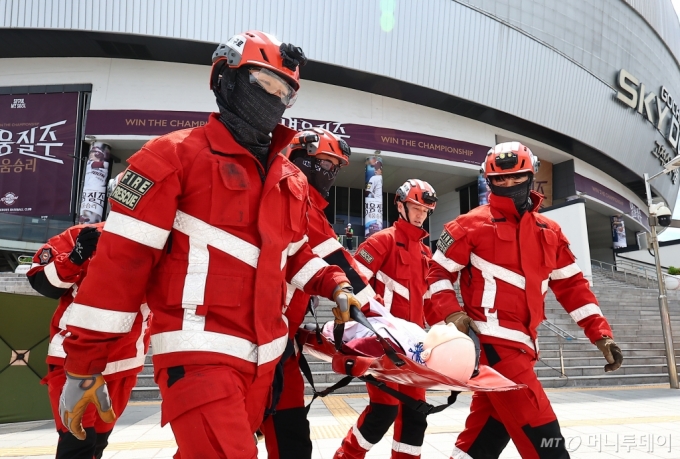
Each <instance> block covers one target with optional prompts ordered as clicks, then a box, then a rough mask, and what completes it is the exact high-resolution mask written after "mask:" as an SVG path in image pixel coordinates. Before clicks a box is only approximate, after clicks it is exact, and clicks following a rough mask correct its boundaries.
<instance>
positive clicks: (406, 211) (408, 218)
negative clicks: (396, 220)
mask: <svg viewBox="0 0 680 459" xmlns="http://www.w3.org/2000/svg"><path fill="white" fill-rule="evenodd" d="M401 204H402V206H403V207H404V214H406V215H403V214H402V213H401V212H399V216H400V217H401V218H403V219H404V220H406V221H407V222H409V223H410V224H411V225H413V226H416V225H414V224H413V223H412V222H411V218H410V217H409V216H408V207H407V206H406V203H405V202H402V203H401ZM416 227H417V228H422V227H423V225H420V226H416Z"/></svg>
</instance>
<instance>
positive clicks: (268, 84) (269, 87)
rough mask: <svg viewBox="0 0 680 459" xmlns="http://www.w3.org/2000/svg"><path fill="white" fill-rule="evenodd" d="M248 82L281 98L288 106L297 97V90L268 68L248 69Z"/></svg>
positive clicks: (291, 104) (290, 105)
mask: <svg viewBox="0 0 680 459" xmlns="http://www.w3.org/2000/svg"><path fill="white" fill-rule="evenodd" d="M250 82H251V83H252V84H257V85H259V86H260V87H261V88H262V89H264V90H265V91H266V92H267V93H269V94H271V95H272V96H276V97H279V98H281V102H283V105H285V106H286V107H288V108H290V107H292V106H293V104H294V103H295V100H296V99H297V91H295V90H294V89H293V87H292V86H291V85H289V84H288V83H287V82H286V81H285V80H284V79H283V78H281V77H280V76H278V75H277V74H275V73H274V72H272V71H270V70H267V69H264V68H256V69H250Z"/></svg>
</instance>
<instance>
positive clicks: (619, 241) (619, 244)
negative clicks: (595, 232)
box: [610, 215, 628, 249]
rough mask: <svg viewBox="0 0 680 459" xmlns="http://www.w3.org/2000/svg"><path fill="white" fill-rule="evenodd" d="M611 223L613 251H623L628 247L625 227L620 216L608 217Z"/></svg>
mask: <svg viewBox="0 0 680 459" xmlns="http://www.w3.org/2000/svg"><path fill="white" fill-rule="evenodd" d="M610 219H611V222H612V242H613V243H614V248H615V249H625V248H626V247H628V244H627V243H626V227H625V225H624V223H623V218H621V216H618V215H615V216H613V217H610Z"/></svg>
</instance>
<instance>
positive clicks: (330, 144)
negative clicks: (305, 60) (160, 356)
mask: <svg viewBox="0 0 680 459" xmlns="http://www.w3.org/2000/svg"><path fill="white" fill-rule="evenodd" d="M350 154H351V151H350V148H349V145H347V143H346V142H345V141H344V140H342V139H340V138H337V137H335V136H334V135H333V134H332V133H331V132H329V131H327V130H325V129H321V128H313V129H312V130H309V131H303V132H301V133H299V134H298V135H296V136H295V138H294V139H293V142H292V143H291V145H290V147H289V152H288V158H289V159H290V161H291V162H292V163H293V164H295V165H296V166H297V167H298V168H299V169H300V170H301V171H302V173H303V174H304V175H305V176H306V177H307V181H308V182H309V185H310V187H309V199H310V201H311V208H310V210H309V229H308V232H307V237H308V238H309V245H310V246H311V247H312V251H313V252H314V253H315V254H317V255H318V256H319V257H321V258H323V259H324V260H325V261H326V262H327V263H328V264H329V265H336V266H338V267H340V268H342V270H343V271H344V272H345V275H346V276H347V278H348V279H349V280H350V283H351V284H352V287H353V289H354V292H355V293H356V298H357V300H359V302H360V303H361V305H362V306H366V305H367V304H368V300H369V299H371V298H373V297H374V296H375V292H374V291H373V288H372V287H371V286H370V285H368V279H366V278H364V277H363V276H362V275H361V274H360V273H359V267H358V266H357V262H356V261H355V260H354V259H353V258H352V255H351V254H350V253H349V252H348V251H347V250H345V248H344V247H343V246H342V245H341V244H340V243H339V242H338V239H337V236H336V234H335V231H334V230H333V227H332V226H331V224H330V223H329V222H328V219H327V218H326V214H325V213H324V208H326V206H328V202H327V201H326V197H327V196H328V191H329V190H330V188H331V187H332V186H333V183H334V182H335V179H336V177H337V175H338V172H340V169H341V168H342V167H344V166H347V165H348V164H349V156H350ZM309 304H310V296H309V295H308V294H306V293H305V292H303V291H302V290H300V289H297V288H295V287H293V286H292V285H290V284H289V285H288V295H287V296H286V317H287V318H288V326H289V330H290V338H291V342H290V348H289V349H288V350H287V351H288V352H287V353H286V354H288V353H290V357H288V358H287V359H286V358H285V357H286V354H284V357H283V358H282V362H280V363H279V366H280V368H281V373H280V375H279V374H277V378H276V379H279V377H280V379H281V380H282V386H283V388H282V391H281V396H280V399H279V400H278V404H276V405H275V406H274V407H272V408H273V409H272V410H271V411H272V412H271V413H270V414H269V415H268V416H266V418H265V420H264V423H263V424H262V427H261V430H262V433H264V438H265V442H266V445H267V452H268V457H269V458H270V459H305V458H307V459H311V457H312V441H311V439H310V431H309V422H308V421H307V409H306V407H305V400H304V393H305V385H304V381H303V379H302V374H301V373H300V367H299V360H300V350H299V349H298V348H297V346H294V345H293V341H292V339H293V338H294V335H295V332H296V331H297V329H298V327H299V326H300V325H301V324H302V321H303V320H304V316H305V313H306V312H307V310H308V305H309ZM284 359H285V360H284ZM279 387H280V386H279V385H278V384H276V383H275V384H274V390H275V391H276V390H277V389H278V390H281V389H280V388H279Z"/></svg>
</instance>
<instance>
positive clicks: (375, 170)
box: [364, 156, 383, 237]
mask: <svg viewBox="0 0 680 459" xmlns="http://www.w3.org/2000/svg"><path fill="white" fill-rule="evenodd" d="M382 174H383V159H382V158H381V157H379V156H371V157H369V158H366V168H365V177H366V192H365V195H366V197H365V200H364V228H365V229H364V235H365V236H366V237H368V236H370V235H371V234H373V233H377V232H378V231H380V230H381V229H382V226H383V208H382V206H383V198H382V193H383V191H382V189H383V177H382Z"/></svg>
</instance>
